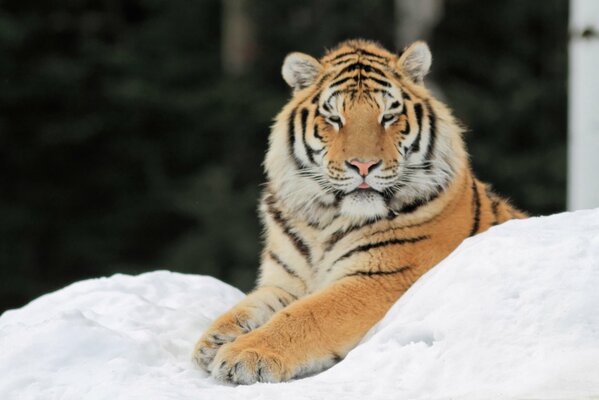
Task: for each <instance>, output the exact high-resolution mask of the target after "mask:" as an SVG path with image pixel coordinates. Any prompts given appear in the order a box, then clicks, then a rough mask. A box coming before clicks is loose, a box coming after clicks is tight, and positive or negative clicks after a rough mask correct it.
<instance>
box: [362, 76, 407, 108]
mask: <svg viewBox="0 0 599 400" xmlns="http://www.w3.org/2000/svg"><path fill="white" fill-rule="evenodd" d="M364 78H365V79H369V80H371V81H375V82H376V83H378V84H379V85H381V86H384V87H391V84H390V83H389V82H387V81H384V80H382V79H378V78H375V77H372V76H365V77H364ZM397 105H399V103H397Z"/></svg>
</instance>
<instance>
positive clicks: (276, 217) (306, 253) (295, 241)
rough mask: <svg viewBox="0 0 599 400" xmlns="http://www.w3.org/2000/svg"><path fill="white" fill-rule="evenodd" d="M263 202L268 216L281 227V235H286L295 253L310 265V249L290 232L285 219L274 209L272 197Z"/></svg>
mask: <svg viewBox="0 0 599 400" xmlns="http://www.w3.org/2000/svg"><path fill="white" fill-rule="evenodd" d="M265 202H266V204H267V206H268V208H267V211H268V213H269V214H270V216H271V217H272V218H273V219H274V220H275V222H276V223H277V224H278V225H279V226H280V227H281V229H282V230H283V233H285V235H287V237H288V238H289V240H291V243H293V245H294V246H295V248H296V249H297V251H298V252H299V253H300V254H301V255H302V256H304V257H305V258H306V261H307V262H308V264H311V262H312V260H311V256H310V249H309V248H308V246H307V245H306V244H305V243H304V241H303V240H302V239H301V238H300V237H299V236H298V235H296V234H295V233H294V232H292V231H291V228H290V227H289V225H288V224H287V221H286V220H285V218H283V215H282V213H281V211H279V210H278V209H277V208H275V205H274V202H275V200H274V198H273V197H272V196H269V197H267V198H266V199H265Z"/></svg>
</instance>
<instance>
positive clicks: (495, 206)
mask: <svg viewBox="0 0 599 400" xmlns="http://www.w3.org/2000/svg"><path fill="white" fill-rule="evenodd" d="M485 194H486V195H487V198H488V199H489V201H490V202H491V212H492V213H493V222H492V223H491V225H497V222H499V218H498V215H497V213H498V212H499V203H500V202H499V198H498V197H497V195H496V194H495V193H493V191H492V190H491V187H490V186H486V187H485Z"/></svg>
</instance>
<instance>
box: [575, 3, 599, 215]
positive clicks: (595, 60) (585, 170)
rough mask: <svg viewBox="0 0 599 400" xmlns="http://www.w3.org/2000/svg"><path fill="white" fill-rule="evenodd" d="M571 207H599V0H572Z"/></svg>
mask: <svg viewBox="0 0 599 400" xmlns="http://www.w3.org/2000/svg"><path fill="white" fill-rule="evenodd" d="M570 34H571V38H570V64H569V66H570V79H569V90H568V94H569V96H568V97H569V104H568V115H569V117H568V120H569V121H568V130H569V138H568V142H569V144H568V209H569V210H580V209H585V208H596V207H599V0H571V1H570Z"/></svg>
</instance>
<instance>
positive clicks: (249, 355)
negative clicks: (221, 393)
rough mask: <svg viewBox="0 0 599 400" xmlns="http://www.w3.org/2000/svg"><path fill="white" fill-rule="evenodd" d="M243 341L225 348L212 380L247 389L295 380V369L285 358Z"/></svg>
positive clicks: (215, 364)
mask: <svg viewBox="0 0 599 400" xmlns="http://www.w3.org/2000/svg"><path fill="white" fill-rule="evenodd" d="M243 339H244V338H243V337H242V338H239V339H238V340H237V341H235V342H233V343H228V344H225V345H223V346H222V347H221V349H220V350H219V351H218V353H217V355H216V357H215V359H214V363H213V368H212V376H214V377H215V378H216V379H219V380H221V381H225V382H231V383H237V384H243V385H249V384H252V383H256V382H282V381H285V380H288V379H289V378H291V376H292V374H291V369H290V368H289V366H288V362H287V361H286V359H285V357H283V356H282V355H280V354H277V352H276V351H274V350H273V349H269V348H268V346H267V345H265V344H261V345H251V344H250V343H248V341H245V340H243ZM244 342H245V343H244ZM262 343H264V342H262Z"/></svg>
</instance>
